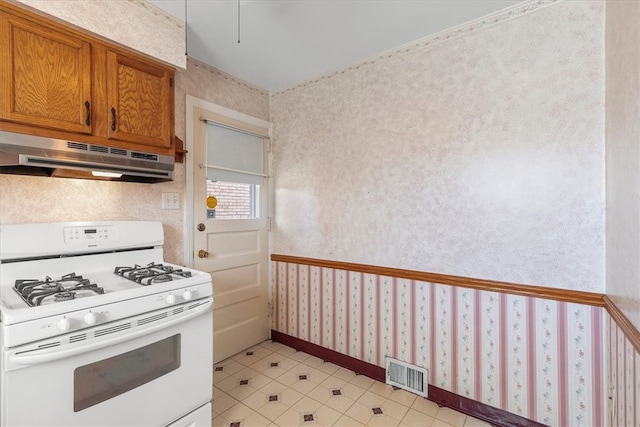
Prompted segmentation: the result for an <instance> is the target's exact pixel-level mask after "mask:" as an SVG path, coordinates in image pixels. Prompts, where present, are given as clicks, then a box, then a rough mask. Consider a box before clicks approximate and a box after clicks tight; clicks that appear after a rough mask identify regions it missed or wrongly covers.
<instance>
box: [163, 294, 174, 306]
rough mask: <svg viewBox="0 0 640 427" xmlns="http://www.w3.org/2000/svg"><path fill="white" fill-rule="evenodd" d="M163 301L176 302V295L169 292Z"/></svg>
mask: <svg viewBox="0 0 640 427" xmlns="http://www.w3.org/2000/svg"><path fill="white" fill-rule="evenodd" d="M164 301H165V302H166V303H167V304H175V303H176V296H175V295H173V294H169V295H167V296H166V297H165V298H164Z"/></svg>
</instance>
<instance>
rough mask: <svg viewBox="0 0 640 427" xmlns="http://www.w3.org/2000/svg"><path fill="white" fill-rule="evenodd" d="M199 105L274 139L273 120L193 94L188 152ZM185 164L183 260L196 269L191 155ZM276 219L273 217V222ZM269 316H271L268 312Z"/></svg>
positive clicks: (269, 215) (188, 104)
mask: <svg viewBox="0 0 640 427" xmlns="http://www.w3.org/2000/svg"><path fill="white" fill-rule="evenodd" d="M196 108H201V109H204V110H207V111H210V112H212V113H215V114H218V115H220V116H224V117H226V118H228V119H231V120H238V121H240V122H244V123H246V124H248V125H254V126H258V127H262V128H266V129H268V133H269V138H271V123H269V122H268V121H266V120H262V119H258V118H256V117H253V116H249V115H248V114H244V113H240V112H238V111H235V110H231V109H229V108H226V107H223V106H221V105H217V104H214V103H212V102H209V101H205V100H204V99H200V98H196V97H194V96H191V95H187V99H186V108H185V110H186V111H185V112H186V117H185V131H186V141H185V149H186V150H187V151H188V152H189V153H193V152H194V150H193V147H194V141H193V138H194V129H193V127H194V125H195V123H196V122H195V121H194V120H199V117H194V109H196ZM268 151H269V152H268V153H267V163H268V168H269V169H268V170H269V177H267V178H266V180H267V221H268V222H269V221H270V220H269V219H270V218H271V219H272V218H273V200H274V198H273V180H272V179H271V177H272V175H273V173H272V169H271V152H270V150H268ZM184 164H185V197H184V200H185V202H184V215H185V219H184V229H183V235H184V252H183V258H184V263H185V265H186V266H187V267H190V268H193V263H194V257H195V253H194V250H195V249H194V242H193V235H194V233H195V228H194V227H195V224H194V221H193V213H194V211H193V202H194V195H193V173H194V166H193V164H194V161H193V159H192V158H191V157H190V156H187V157H186V160H185V162H184ZM272 222H273V221H272V220H271V223H272ZM267 248H268V249H267V251H268V254H271V228H270V227H268V229H267ZM267 264H268V265H267V268H268V270H267V271H268V273H267V274H268V278H269V282H271V262H268V263H267ZM268 285H269V305H271V301H270V296H271V283H269V284H268ZM269 316H271V315H270V314H269Z"/></svg>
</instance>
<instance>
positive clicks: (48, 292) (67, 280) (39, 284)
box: [13, 273, 104, 307]
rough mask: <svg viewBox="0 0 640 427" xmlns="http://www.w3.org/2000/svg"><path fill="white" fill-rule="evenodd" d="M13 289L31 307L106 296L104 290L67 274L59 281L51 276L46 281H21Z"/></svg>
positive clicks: (87, 280) (78, 277)
mask: <svg viewBox="0 0 640 427" xmlns="http://www.w3.org/2000/svg"><path fill="white" fill-rule="evenodd" d="M13 288H14V289H15V291H16V292H17V293H18V294H19V295H20V296H21V297H22V299H23V300H24V301H25V302H26V303H27V304H28V305H29V306H31V307H34V306H38V305H43V304H45V303H53V302H62V301H70V300H72V299H75V298H76V296H80V295H82V296H92V295H101V294H104V289H103V288H101V287H98V285H96V284H93V283H91V282H90V281H89V279H85V278H83V277H82V276H79V275H77V274H75V273H69V274H65V275H64V276H62V277H61V278H59V279H52V278H51V277H50V276H46V277H45V279H44V280H35V279H19V280H16V282H15V285H14V286H13Z"/></svg>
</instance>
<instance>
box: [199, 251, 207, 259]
mask: <svg viewBox="0 0 640 427" xmlns="http://www.w3.org/2000/svg"><path fill="white" fill-rule="evenodd" d="M208 257H209V252H207V251H205V250H204V249H200V250H199V251H198V258H208Z"/></svg>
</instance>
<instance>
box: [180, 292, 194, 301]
mask: <svg viewBox="0 0 640 427" xmlns="http://www.w3.org/2000/svg"><path fill="white" fill-rule="evenodd" d="M182 298H184V300H185V301H189V300H191V299H192V298H193V292H191V291H184V292H183V293H182Z"/></svg>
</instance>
